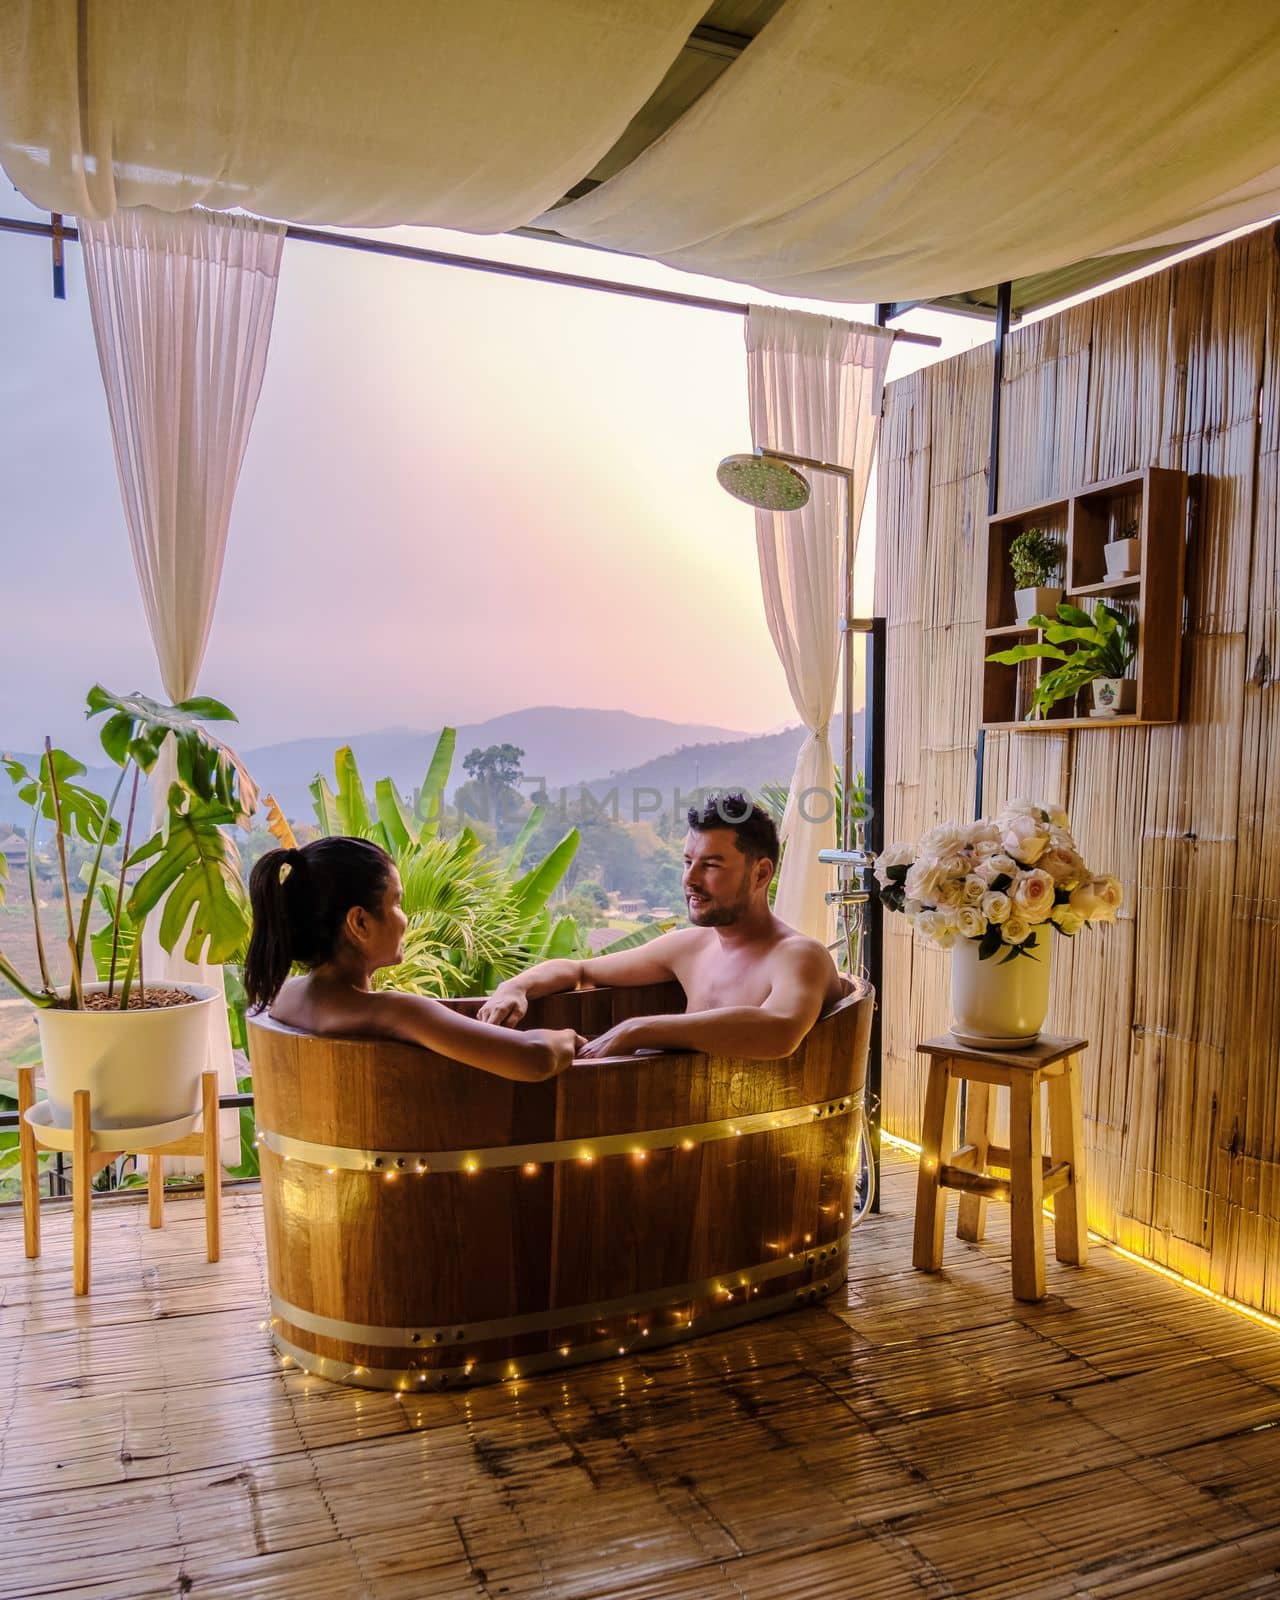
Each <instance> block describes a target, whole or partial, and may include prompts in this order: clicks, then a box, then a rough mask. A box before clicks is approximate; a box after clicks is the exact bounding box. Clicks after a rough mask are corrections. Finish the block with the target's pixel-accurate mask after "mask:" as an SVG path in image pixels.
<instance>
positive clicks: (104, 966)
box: [89, 883, 138, 983]
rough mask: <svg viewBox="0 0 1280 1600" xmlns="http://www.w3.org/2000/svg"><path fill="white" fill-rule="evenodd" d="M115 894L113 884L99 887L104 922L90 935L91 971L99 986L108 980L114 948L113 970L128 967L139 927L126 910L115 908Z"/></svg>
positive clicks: (119, 970) (116, 892) (120, 907)
mask: <svg viewBox="0 0 1280 1600" xmlns="http://www.w3.org/2000/svg"><path fill="white" fill-rule="evenodd" d="M117 894H118V889H117V886H116V885H115V884H114V883H100V884H99V885H98V900H99V902H100V904H101V905H102V908H103V910H104V911H105V912H106V913H107V921H106V923H105V925H104V926H103V927H101V928H99V929H98V930H97V932H96V933H91V934H90V935H89V950H90V952H91V954H92V956H93V966H94V971H95V972H96V973H97V974H98V979H99V981H100V982H101V983H106V982H107V981H108V979H109V978H110V977H111V971H112V960H111V956H112V949H113V947H114V949H115V970H116V971H117V972H123V971H124V970H125V968H126V967H128V966H129V965H131V958H132V956H133V951H134V948H135V946H136V945H137V942H138V924H137V923H136V922H135V921H134V920H133V918H132V917H131V916H130V915H129V912H128V909H127V907H124V906H118V905H117ZM117 913H118V914H117ZM117 932H118V934H119V937H118V939H117Z"/></svg>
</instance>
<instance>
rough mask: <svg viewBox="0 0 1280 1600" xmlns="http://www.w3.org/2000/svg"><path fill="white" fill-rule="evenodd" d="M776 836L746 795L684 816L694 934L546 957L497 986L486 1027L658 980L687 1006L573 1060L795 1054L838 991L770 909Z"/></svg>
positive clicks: (723, 798)
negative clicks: (553, 997) (637, 1054)
mask: <svg viewBox="0 0 1280 1600" xmlns="http://www.w3.org/2000/svg"><path fill="white" fill-rule="evenodd" d="M777 865H778V832H777V829H776V828H775V827H774V825H773V819H772V817H770V816H769V814H768V812H767V811H764V810H762V809H761V808H760V807H759V806H756V805H753V804H752V803H751V801H750V800H748V799H746V798H745V797H744V796H743V795H741V794H724V795H712V796H711V797H710V798H709V799H708V800H707V801H706V803H705V804H703V805H702V806H694V807H692V808H691V809H690V811H689V832H688V834H687V835H686V837H685V842H684V893H685V899H686V901H687V903H688V907H689V921H690V922H691V923H692V924H693V926H692V927H691V928H679V929H677V930H675V931H674V932H672V933H664V934H662V935H661V936H660V937H659V938H657V939H654V940H651V941H650V943H648V944H645V945H641V946H640V947H639V949H636V950H623V951H620V952H618V953H617V954H616V955H608V956H597V957H595V958H594V959H593V960H589V961H543V962H541V963H540V964H539V965H538V966H536V967H530V968H529V970H528V971H527V972H522V973H519V974H518V975H517V976H516V977H514V978H508V979H507V981H506V982H505V983H500V984H499V985H498V987H497V988H496V989H495V990H494V992H493V994H492V995H491V996H490V997H489V999H488V1000H486V1001H485V1003H484V1005H483V1006H482V1007H481V1008H480V1012H479V1017H480V1020H481V1021H482V1022H494V1023H498V1024H499V1025H502V1026H506V1027H515V1025H516V1024H517V1023H518V1022H520V1021H521V1019H522V1018H523V1017H524V1015H525V1012H526V1011H527V1010H528V1005H529V1001H530V1000H536V999H538V998H540V997H541V996H542V995H547V994H559V993H561V992H562V991H563V990H566V989H578V988H582V987H584V986H588V987H589V986H593V985H600V986H619V987H626V986H629V985H636V984H645V983H664V982H666V981H668V980H669V979H671V978H675V979H676V980H677V981H678V982H679V984H680V987H681V988H682V989H683V990H684V992H685V995H686V997H687V999H688V1006H689V1009H688V1010H687V1011H685V1012H684V1013H683V1014H678V1015H671V1016H658V1017H633V1018H631V1019H629V1020H628V1021H626V1022H620V1023H618V1024H617V1026H616V1027H613V1028H610V1029H609V1031H608V1032H607V1033H602V1034H601V1035H600V1037H599V1038H597V1039H593V1040H592V1041H591V1042H590V1043H589V1044H587V1045H585V1046H583V1047H582V1049H580V1050H579V1052H578V1055H579V1058H580V1059H581V1058H584V1057H587V1058H593V1057H600V1056H619V1055H630V1054H632V1053H633V1052H634V1051H636V1050H701V1051H704V1052H705V1053H707V1054H714V1055H726V1056H745V1057H749V1058H752V1059H755V1060H759V1061H772V1060H776V1059H777V1058H778V1057H780V1056H786V1055H790V1054H791V1052H792V1051H793V1050H794V1049H795V1048H796V1047H797V1045H799V1043H800V1041H801V1040H802V1039H803V1038H804V1036H805V1035H806V1034H807V1033H808V1031H809V1029H810V1028H811V1027H812V1026H813V1025H814V1023H815V1022H816V1021H817V1020H818V1017H819V1016H820V1015H821V1013H822V1012H823V1011H824V1010H825V1009H826V1008H827V1006H829V1005H830V1004H832V1003H833V1002H834V1001H836V1000H838V999H839V998H840V997H841V995H842V994H843V993H844V980H843V979H842V978H841V977H840V975H839V973H838V972H837V971H836V967H835V963H834V962H833V961H832V959H831V957H830V955H829V954H828V953H827V951H826V949H825V948H824V947H823V946H822V945H820V944H819V943H818V941H817V940H816V939H810V938H807V937H806V936H805V935H804V934H802V933H797V932H796V930H795V929H794V928H789V927H788V926H787V924H786V923H785V922H780V921H779V920H778V918H777V917H775V916H774V914H773V912H772V911H771V910H770V909H769V882H770V880H771V879H772V877H773V874H774V871H775V870H776V868H777Z"/></svg>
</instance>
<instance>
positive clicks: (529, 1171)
mask: <svg viewBox="0 0 1280 1600" xmlns="http://www.w3.org/2000/svg"><path fill="white" fill-rule="evenodd" d="M520 1170H521V1172H523V1173H524V1175H525V1177H526V1178H536V1177H537V1176H538V1163H537V1162H536V1161H526V1162H525V1164H524V1166H523V1167H521V1169H520Z"/></svg>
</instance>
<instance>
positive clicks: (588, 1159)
mask: <svg viewBox="0 0 1280 1600" xmlns="http://www.w3.org/2000/svg"><path fill="white" fill-rule="evenodd" d="M578 1160H579V1161H581V1163H582V1165H583V1166H584V1167H589V1166H590V1165H591V1163H592V1162H593V1161H594V1160H595V1157H594V1156H593V1155H592V1154H591V1152H590V1150H584V1151H583V1152H582V1154H581V1155H580V1156H579V1157H578Z"/></svg>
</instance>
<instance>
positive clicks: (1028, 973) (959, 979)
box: [951, 926, 1050, 1050]
mask: <svg viewBox="0 0 1280 1600" xmlns="http://www.w3.org/2000/svg"><path fill="white" fill-rule="evenodd" d="M978 944H979V941H978V940H977V939H960V940H957V942H956V943H955V944H954V945H953V946H952V949H951V1015H952V1021H951V1031H952V1033H954V1034H955V1036H956V1038H957V1039H959V1040H961V1042H962V1043H964V1044H972V1045H977V1046H978V1047H979V1048H980V1049H987V1050H1016V1049H1018V1048H1019V1047H1020V1046H1022V1045H1027V1044H1033V1043H1034V1042H1035V1040H1036V1039H1037V1038H1038V1037H1039V1034H1040V1029H1041V1028H1042V1027H1043V1025H1044V1019H1045V1016H1046V1014H1047V1013H1048V1010H1049V951H1050V932H1049V929H1048V927H1045V926H1041V927H1039V928H1037V929H1036V930H1035V932H1034V933H1033V934H1032V935H1031V937H1030V938H1029V939H1028V940H1027V942H1026V944H1025V945H1024V947H1023V948H1024V949H1025V950H1027V951H1028V952H1029V954H1028V955H1025V956H1018V957H1016V958H1015V959H1014V960H1013V961H1008V962H1006V960H1005V948H1004V947H1002V948H1001V950H1000V951H999V952H998V953H997V954H996V955H994V956H992V957H991V958H990V960H988V961H980V960H979V959H978Z"/></svg>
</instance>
